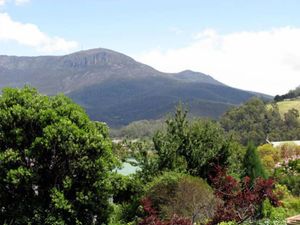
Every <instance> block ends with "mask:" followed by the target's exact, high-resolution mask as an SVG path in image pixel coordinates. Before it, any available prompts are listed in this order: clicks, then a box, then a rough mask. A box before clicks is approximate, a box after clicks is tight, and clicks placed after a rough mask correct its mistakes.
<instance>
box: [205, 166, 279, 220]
mask: <svg viewBox="0 0 300 225" xmlns="http://www.w3.org/2000/svg"><path fill="white" fill-rule="evenodd" d="M211 182H212V186H213V187H214V188H215V195H216V196H217V197H218V198H219V199H220V200H221V203H220V204H219V205H218V207H217V210H216V213H215V215H214V218H213V220H212V221H211V223H210V224H218V223H219V222H221V221H236V222H242V221H245V220H247V219H256V217H259V213H260V212H259V211H260V208H261V206H262V203H263V201H264V200H265V199H269V201H270V202H271V204H272V205H273V206H279V205H280V202H279V200H278V198H277V196H276V195H275V194H274V192H273V189H274V180H272V179H263V178H257V179H255V181H254V183H253V185H251V182H250V178H249V177H245V178H244V179H243V180H242V181H240V182H238V181H237V180H236V179H234V178H233V177H231V176H228V175H227V174H226V171H225V170H224V169H222V168H220V167H217V168H216V176H214V177H213V178H211Z"/></svg>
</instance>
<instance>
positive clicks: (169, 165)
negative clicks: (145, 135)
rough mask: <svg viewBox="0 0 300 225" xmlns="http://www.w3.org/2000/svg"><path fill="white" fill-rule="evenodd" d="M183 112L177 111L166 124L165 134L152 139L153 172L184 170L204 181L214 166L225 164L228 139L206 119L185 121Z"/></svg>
mask: <svg viewBox="0 0 300 225" xmlns="http://www.w3.org/2000/svg"><path fill="white" fill-rule="evenodd" d="M186 113H187V112H186V111H184V110H183V109H182V108H178V109H177V111H176V113H175V115H174V118H170V119H169V120H167V121H166V123H167V128H166V132H158V133H157V134H156V135H155V136H154V138H153V142H154V149H155V151H156V153H157V156H158V158H157V161H156V163H157V170H158V171H163V170H172V171H181V172H184V171H186V172H188V173H189V174H191V175H194V176H199V177H202V178H208V175H209V173H210V172H211V171H212V169H213V167H214V166H215V165H222V166H225V165H227V164H228V160H227V159H228V157H229V153H230V150H229V149H230V142H229V139H228V138H226V137H225V134H224V131H223V130H222V128H221V127H220V126H219V125H218V124H217V123H215V122H213V121H209V120H196V121H192V122H189V121H187V119H186Z"/></svg>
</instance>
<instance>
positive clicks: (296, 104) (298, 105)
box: [277, 99, 300, 115]
mask: <svg viewBox="0 0 300 225" xmlns="http://www.w3.org/2000/svg"><path fill="white" fill-rule="evenodd" d="M277 105H278V108H279V112H280V114H281V115H284V113H286V112H287V111H288V110H289V109H292V108H295V109H297V110H298V111H299V112H300V99H296V100H291V101H282V102H277Z"/></svg>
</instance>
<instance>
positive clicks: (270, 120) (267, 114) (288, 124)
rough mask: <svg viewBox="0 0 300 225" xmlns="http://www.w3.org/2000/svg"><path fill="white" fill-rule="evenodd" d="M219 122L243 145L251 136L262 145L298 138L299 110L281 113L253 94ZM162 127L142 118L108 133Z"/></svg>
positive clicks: (146, 133) (141, 133)
mask: <svg viewBox="0 0 300 225" xmlns="http://www.w3.org/2000/svg"><path fill="white" fill-rule="evenodd" d="M189 120H192V119H189ZM219 123H220V125H221V127H222V128H223V129H224V130H225V131H226V132H228V133H230V134H231V135H232V137H233V138H234V139H235V140H237V141H238V142H240V143H241V144H243V145H246V144H247V143H248V142H249V141H250V140H251V141H253V142H254V144H255V145H261V144H264V143H266V139H268V140H270V141H281V140H298V139H300V121H299V112H298V111H297V110H296V109H290V110H289V111H288V112H286V113H285V114H284V115H281V114H280V113H279V109H278V106H277V105H276V103H273V104H271V103H265V102H263V101H262V100H261V99H259V98H252V99H250V100H249V101H248V102H246V103H245V104H243V105H241V106H238V107H233V108H231V109H230V110H228V111H227V112H226V113H225V114H224V115H223V116H222V117H221V118H220V120H219ZM164 129H166V126H165V123H164V122H163V120H155V121H148V120H142V121H137V122H133V123H131V124H129V125H127V126H125V127H122V128H120V129H114V130H111V136H112V138H120V139H123V138H127V139H151V138H152V137H153V136H154V134H155V133H156V132H157V131H159V130H164Z"/></svg>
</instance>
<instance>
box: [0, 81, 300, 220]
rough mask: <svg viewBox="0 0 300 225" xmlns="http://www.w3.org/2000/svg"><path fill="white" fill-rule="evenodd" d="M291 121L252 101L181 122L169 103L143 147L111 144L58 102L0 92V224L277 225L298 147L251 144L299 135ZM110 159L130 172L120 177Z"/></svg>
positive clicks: (293, 182)
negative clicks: (171, 112) (169, 109)
mask: <svg viewBox="0 0 300 225" xmlns="http://www.w3.org/2000/svg"><path fill="white" fill-rule="evenodd" d="M298 117H299V113H298V111H297V110H294V109H291V110H290V111H288V112H287V113H286V114H285V115H283V116H281V115H280V114H279V112H278V108H276V105H273V106H272V105H265V104H264V103H263V102H262V101H261V100H259V99H252V100H250V101H249V102H247V103H246V104H244V105H241V106H240V107H237V108H233V109H231V110H230V111H229V112H227V113H226V114H225V115H224V117H223V118H222V120H221V123H219V122H217V121H212V120H208V119H187V111H186V110H185V109H184V108H183V107H182V106H179V107H178V108H177V110H176V112H175V114H174V115H173V116H171V117H169V118H168V119H167V120H166V123H165V124H164V125H161V129H158V131H157V132H156V133H155V135H154V136H153V139H152V140H151V139H150V138H143V140H141V139H134V140H126V139H125V140H114V143H112V142H111V141H110V139H109V137H108V129H107V127H106V126H105V125H104V124H103V123H100V122H92V121H90V120H89V118H88V117H87V116H86V114H85V113H84V111H83V110H82V109H81V108H80V107H78V106H77V105H75V104H73V103H72V101H70V100H69V99H68V98H66V97H64V96H62V95H58V96H53V97H47V96H44V95H41V94H39V93H38V92H37V91H36V90H34V89H31V88H27V87H26V88H24V89H21V90H18V89H5V90H3V93H2V96H0V118H1V120H0V223H2V224H108V225H125V224H127V225H128V224H130V225H133V224H135V225H136V224H139V225H191V224H194V223H197V224H199V223H201V224H218V223H221V224H222V223H223V224H241V223H245V224H247V223H252V222H257V221H259V222H257V223H258V224H277V222H279V221H280V223H279V224H284V219H285V217H286V216H291V215H294V214H297V213H300V205H299V195H300V194H299V193H300V191H299V187H300V186H299V184H300V180H299V173H300V171H299V162H300V159H299V157H300V148H299V146H296V145H292V144H284V145H282V146H279V147H276V148H275V147H273V146H272V145H269V144H265V145H262V146H259V147H258V148H256V146H257V144H259V143H264V142H265V139H266V138H269V139H271V140H273V139H276V140H280V139H283V138H286V139H292V138H297V137H299V136H298V135H299V133H300V132H299V131H300V123H299V120H298ZM143 123H144V122H143ZM146 124H147V126H148V125H149V127H148V128H149V130H151V132H150V133H152V132H153V131H154V130H152V127H151V123H147V122H146ZM156 125H157V124H156ZM156 125H154V126H153V127H155V126H156ZM143 127H144V126H143V125H142V126H141V127H140V125H139V123H138V126H136V127H134V129H133V131H135V133H132V134H131V133H130V134H128V136H131V137H133V136H135V135H137V136H138V133H139V132H140V131H139V130H140V129H143ZM148 128H147V129H148ZM147 129H146V130H147ZM129 130H131V129H129ZM124 132H125V131H124ZM125 133H126V132H125ZM146 133H147V132H146ZM150 133H149V134H148V133H147V134H146V135H144V136H143V137H146V136H148V135H151V134H150ZM132 135H133V136H132ZM141 135H143V134H141ZM137 136H135V137H137ZM251 141H254V144H249V145H248V146H246V144H247V143H248V142H249V143H251ZM118 160H119V161H121V162H126V163H130V164H131V165H133V166H135V167H136V168H137V171H136V172H135V173H134V174H131V175H122V174H121V173H120V170H119V168H120V165H121V164H120V163H117V161H118ZM265 168H266V170H265ZM265 171H267V173H266V172H265ZM267 175H268V176H270V177H272V179H265V178H266V177H267ZM279 200H280V201H281V202H280V201H279ZM278 206H279V207H278Z"/></svg>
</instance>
